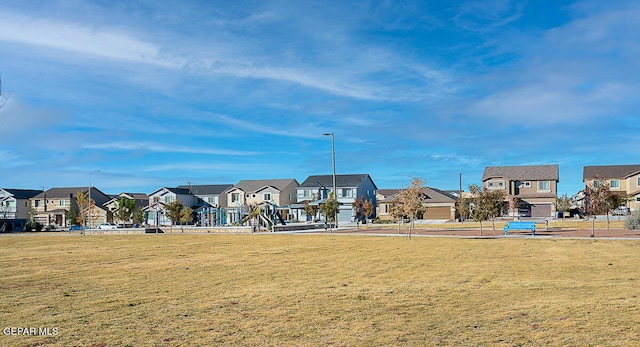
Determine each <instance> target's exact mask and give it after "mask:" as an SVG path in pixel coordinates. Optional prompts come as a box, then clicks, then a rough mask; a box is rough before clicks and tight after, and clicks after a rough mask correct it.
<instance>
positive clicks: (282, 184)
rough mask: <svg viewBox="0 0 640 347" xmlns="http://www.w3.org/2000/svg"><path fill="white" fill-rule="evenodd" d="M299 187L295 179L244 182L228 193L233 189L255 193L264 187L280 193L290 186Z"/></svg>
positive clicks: (233, 187)
mask: <svg viewBox="0 0 640 347" xmlns="http://www.w3.org/2000/svg"><path fill="white" fill-rule="evenodd" d="M292 183H293V184H294V185H298V181H297V180H296V179H295V178H284V179H273V180H242V181H240V182H238V184H236V185H235V186H232V187H230V188H229V189H227V190H226V191H231V190H233V189H240V190H242V191H244V192H245V193H255V192H257V191H259V190H261V189H262V188H264V187H267V186H269V187H274V188H276V189H278V190H280V191H282V190H283V189H285V188H286V187H287V186H288V185H290V184H292Z"/></svg>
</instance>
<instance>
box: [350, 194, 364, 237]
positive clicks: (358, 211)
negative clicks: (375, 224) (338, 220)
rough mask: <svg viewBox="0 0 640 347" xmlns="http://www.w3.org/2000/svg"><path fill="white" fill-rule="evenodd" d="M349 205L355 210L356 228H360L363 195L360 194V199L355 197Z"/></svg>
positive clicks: (362, 216) (362, 212)
mask: <svg viewBox="0 0 640 347" xmlns="http://www.w3.org/2000/svg"><path fill="white" fill-rule="evenodd" d="M351 206H352V207H353V209H354V210H355V212H356V225H357V226H358V229H360V221H361V220H362V219H363V218H364V196H361V197H360V199H356V200H355V201H354V202H353V203H352V204H351Z"/></svg>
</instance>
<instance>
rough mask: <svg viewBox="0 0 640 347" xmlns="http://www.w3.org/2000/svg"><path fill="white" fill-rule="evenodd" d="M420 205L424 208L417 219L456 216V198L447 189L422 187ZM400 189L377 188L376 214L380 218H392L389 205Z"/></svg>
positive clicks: (440, 218)
mask: <svg viewBox="0 0 640 347" xmlns="http://www.w3.org/2000/svg"><path fill="white" fill-rule="evenodd" d="M423 191H424V195H423V200H422V206H424V208H425V210H424V213H423V214H422V216H419V219H425V220H446V221H448V220H454V219H455V218H456V201H457V198H456V197H455V196H453V195H452V194H451V193H449V192H447V191H443V190H440V189H436V188H431V187H424V189H423ZM400 192H402V190H401V189H379V190H378V191H377V193H376V199H377V200H378V209H377V216H378V218H380V219H382V220H393V219H394V218H393V217H392V216H391V213H390V211H391V205H392V203H393V201H394V200H395V199H396V197H397V196H398V194H400Z"/></svg>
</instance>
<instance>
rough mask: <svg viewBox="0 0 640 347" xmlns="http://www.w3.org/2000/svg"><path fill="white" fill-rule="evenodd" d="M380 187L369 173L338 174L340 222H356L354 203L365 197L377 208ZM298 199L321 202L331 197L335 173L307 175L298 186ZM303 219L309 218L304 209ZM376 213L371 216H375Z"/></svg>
mask: <svg viewBox="0 0 640 347" xmlns="http://www.w3.org/2000/svg"><path fill="white" fill-rule="evenodd" d="M377 190H378V187H377V186H376V184H375V183H374V182H373V180H372V179H371V176H369V175H368V174H347V175H336V191H337V194H336V199H337V200H338V202H339V203H340V208H339V210H338V224H340V222H343V223H345V222H354V221H355V217H356V212H355V209H354V207H353V203H354V202H355V201H356V200H358V199H360V198H361V197H363V198H364V199H365V200H369V201H371V202H372V203H373V207H374V211H375V210H376V208H377V200H376V191H377ZM296 191H297V193H296V194H297V199H298V201H300V202H301V203H302V202H304V201H316V202H319V201H320V202H321V201H322V200H324V199H327V198H328V197H329V192H331V191H333V175H312V176H309V177H307V179H306V180H304V182H302V184H300V185H299V186H298V187H297V188H296ZM301 215H302V218H303V219H309V218H311V217H307V216H306V214H305V213H304V211H301ZM375 217H376V216H375V212H374V215H373V216H371V218H375Z"/></svg>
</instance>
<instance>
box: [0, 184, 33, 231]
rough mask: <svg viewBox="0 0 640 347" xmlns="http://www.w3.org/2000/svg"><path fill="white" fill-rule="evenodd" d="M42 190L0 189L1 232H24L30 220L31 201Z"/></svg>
mask: <svg viewBox="0 0 640 347" xmlns="http://www.w3.org/2000/svg"><path fill="white" fill-rule="evenodd" d="M40 193H42V190H31V189H11V188H0V230H2V228H4V230H5V231H23V230H24V226H25V224H26V222H27V220H28V219H29V211H30V210H31V204H30V203H29V199H31V198H32V197H34V196H36V195H38V194H40Z"/></svg>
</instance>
